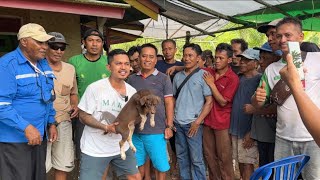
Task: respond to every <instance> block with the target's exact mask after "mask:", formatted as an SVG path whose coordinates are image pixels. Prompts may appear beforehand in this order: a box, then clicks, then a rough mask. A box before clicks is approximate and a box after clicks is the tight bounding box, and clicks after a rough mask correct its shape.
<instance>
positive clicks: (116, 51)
mask: <svg viewBox="0 0 320 180" xmlns="http://www.w3.org/2000/svg"><path fill="white" fill-rule="evenodd" d="M119 54H122V55H126V56H128V54H127V52H126V51H125V50H123V49H114V50H112V51H110V52H109V53H108V64H109V65H110V64H111V62H112V61H113V60H114V56H116V55H119Z"/></svg>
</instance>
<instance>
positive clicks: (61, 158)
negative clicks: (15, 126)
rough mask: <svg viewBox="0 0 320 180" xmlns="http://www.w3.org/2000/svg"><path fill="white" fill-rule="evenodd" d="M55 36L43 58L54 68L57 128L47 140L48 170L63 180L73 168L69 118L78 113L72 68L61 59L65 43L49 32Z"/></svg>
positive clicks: (74, 76) (61, 37)
mask: <svg viewBox="0 0 320 180" xmlns="http://www.w3.org/2000/svg"><path fill="white" fill-rule="evenodd" d="M48 34H49V35H52V36H54V37H55V38H54V39H52V40H49V42H48V45H49V49H48V50H47V55H46V59H47V60H48V63H49V65H50V67H51V68H52V70H53V73H54V75H55V76H56V79H54V89H55V90H56V100H55V101H54V103H53V107H54V109H55V110H56V116H55V120H56V124H57V130H58V137H57V141H56V142H53V143H48V148H47V159H46V161H47V162H46V165H47V171H49V170H50V168H51V167H53V168H54V169H55V171H54V176H55V179H56V180H66V179H67V172H70V171H72V170H73V168H74V150H73V141H72V123H71V119H72V118H74V117H75V116H77V115H78V107H77V106H78V87H77V80H76V75H75V68H74V67H73V66H72V65H71V64H68V63H65V62H63V61H62V58H63V55H64V52H65V50H66V47H67V45H68V44H67V42H66V40H65V38H64V36H63V35H62V34H61V33H58V32H50V33H48Z"/></svg>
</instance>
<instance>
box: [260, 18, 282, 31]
mask: <svg viewBox="0 0 320 180" xmlns="http://www.w3.org/2000/svg"><path fill="white" fill-rule="evenodd" d="M281 20H282V18H280V19H275V20H273V21H271V22H269V23H268V24H264V25H261V26H259V27H258V29H257V31H258V32H261V33H266V32H267V31H268V29H269V28H270V27H273V28H275V27H276V26H277V24H278V22H279V21H281Z"/></svg>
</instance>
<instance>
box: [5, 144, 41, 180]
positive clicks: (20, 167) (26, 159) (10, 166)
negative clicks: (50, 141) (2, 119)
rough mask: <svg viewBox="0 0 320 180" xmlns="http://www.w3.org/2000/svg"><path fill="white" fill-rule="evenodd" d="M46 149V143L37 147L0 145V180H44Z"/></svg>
mask: <svg viewBox="0 0 320 180" xmlns="http://www.w3.org/2000/svg"><path fill="white" fill-rule="evenodd" d="M46 149H47V144H46V142H42V144H41V145H37V146H30V145H28V144H27V143H0V179H1V180H17V179H19V180H45V179H46V167H45V162H46Z"/></svg>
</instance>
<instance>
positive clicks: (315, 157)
mask: <svg viewBox="0 0 320 180" xmlns="http://www.w3.org/2000/svg"><path fill="white" fill-rule="evenodd" d="M299 154H306V155H308V156H310V160H309V162H308V163H307V164H306V166H305V167H304V168H303V169H302V177H303V179H306V180H316V179H320V148H319V147H318V146H317V144H316V143H315V141H306V142H297V141H288V140H285V139H282V138H280V137H278V136H276V145H275V150H274V159H275V160H278V159H281V158H285V157H288V156H293V155H299Z"/></svg>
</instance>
